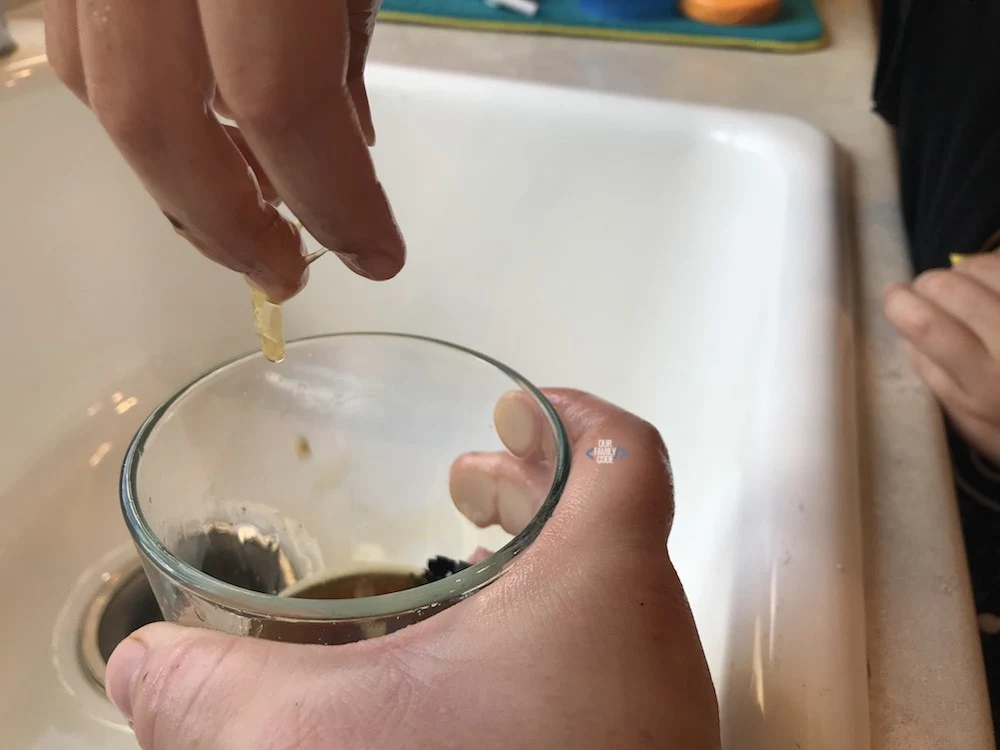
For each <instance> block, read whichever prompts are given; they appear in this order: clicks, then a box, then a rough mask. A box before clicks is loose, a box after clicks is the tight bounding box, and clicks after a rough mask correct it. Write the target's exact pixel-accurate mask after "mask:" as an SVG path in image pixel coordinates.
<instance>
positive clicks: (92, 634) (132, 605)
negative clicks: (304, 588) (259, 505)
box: [78, 522, 295, 690]
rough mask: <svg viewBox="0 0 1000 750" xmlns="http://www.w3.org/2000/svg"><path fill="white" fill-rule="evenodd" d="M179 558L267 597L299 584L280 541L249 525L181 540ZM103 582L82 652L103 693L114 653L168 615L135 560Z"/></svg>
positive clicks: (88, 613)
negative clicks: (131, 636) (160, 605)
mask: <svg viewBox="0 0 1000 750" xmlns="http://www.w3.org/2000/svg"><path fill="white" fill-rule="evenodd" d="M175 554H177V556H178V557H180V558H181V559H183V560H185V561H186V562H188V563H189V564H191V565H194V566H195V567H197V568H198V569H200V570H202V571H203V572H205V573H207V574H208V575H210V576H212V577H213V578H217V579H219V580H221V581H225V582H226V583H229V584H232V585H234V586H239V587H240V588H244V589H249V590H251V591H257V592H260V593H262V594H276V593H278V592H279V591H281V590H282V589H284V588H286V587H288V586H289V585H291V584H292V583H294V582H295V573H294V571H293V569H292V565H291V563H290V562H289V560H288V558H287V557H286V556H285V553H284V552H283V551H282V550H281V548H280V546H279V545H278V544H277V541H276V540H275V539H274V538H272V537H270V536H268V535H265V534H262V533H261V532H260V531H259V530H258V529H257V528H256V527H255V526H252V525H250V524H232V523H227V522H216V523H210V524H205V525H203V526H201V527H199V528H198V529H196V530H194V531H193V532H192V533H189V534H187V535H185V536H184V537H183V538H181V539H180V540H178V542H177V549H176V550H175ZM101 578H102V583H101V585H100V587H99V588H98V590H97V592H96V594H94V596H93V599H91V601H90V604H89V605H88V606H87V607H86V609H85V611H84V615H83V619H82V622H81V625H80V637H79V643H78V650H79V654H80V661H81V662H82V663H83V667H84V671H85V672H86V673H87V676H88V677H90V679H91V680H93V681H94V682H95V683H96V684H97V685H98V687H100V688H101V689H102V690H103V689H104V673H105V669H106V668H107V664H108V659H110V658H111V654H112V652H113V651H114V650H115V647H116V646H117V645H118V644H119V643H121V642H122V641H123V640H125V639H126V638H128V636H129V635H131V634H132V633H134V632H135V631H136V630H138V629H139V628H141V627H143V626H144V625H148V624H150V623H151V622H159V621H162V620H163V615H162V614H161V612H160V607H159V604H157V602H156V597H155V596H154V594H153V590H152V588H151V587H150V585H149V579H147V578H146V572H145V571H144V570H143V568H142V565H141V564H140V563H139V560H138V559H137V558H135V557H134V556H132V557H131V558H130V559H129V561H128V562H126V563H123V564H122V565H120V566H119V567H118V568H117V569H115V570H113V571H111V572H106V573H104V574H103V575H102V576H101Z"/></svg>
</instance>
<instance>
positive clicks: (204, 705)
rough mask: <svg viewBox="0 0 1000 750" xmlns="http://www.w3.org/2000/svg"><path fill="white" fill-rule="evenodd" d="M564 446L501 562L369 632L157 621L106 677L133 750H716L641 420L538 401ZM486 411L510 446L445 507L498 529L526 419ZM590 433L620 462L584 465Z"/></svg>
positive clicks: (530, 481)
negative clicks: (520, 539) (245, 631)
mask: <svg viewBox="0 0 1000 750" xmlns="http://www.w3.org/2000/svg"><path fill="white" fill-rule="evenodd" d="M546 393H547V395H548V397H549V398H550V400H551V401H552V402H553V404H554V405H555V406H556V408H557V409H558V411H559V413H560V415H561V416H562V419H563V421H564V424H565V426H566V428H567V432H568V433H569V435H570V438H571V441H572V443H573V460H574V464H573V469H572V472H571V474H570V478H569V482H568V485H567V487H566V489H565V491H564V493H563V496H562V499H561V501H560V502H559V505H558V507H557V509H556V511H555V514H554V515H553V517H552V518H551V519H550V520H549V521H548V523H547V525H546V527H545V528H544V529H543V531H542V533H541V535H540V536H539V537H538V538H537V540H536V541H535V542H534V543H533V544H532V545H531V546H530V547H529V548H528V549H527V550H526V551H525V552H523V553H522V554H521V555H520V556H519V557H518V558H517V559H516V560H515V561H514V563H513V564H512V567H511V568H510V570H509V571H508V572H507V573H506V574H505V575H503V576H501V577H500V578H499V579H498V580H497V581H495V582H494V583H493V584H491V585H490V586H488V587H486V588H485V589H483V590H482V591H480V592H478V593H476V594H474V595H473V596H472V597H470V598H469V599H466V600H465V601H462V602H460V603H458V604H456V605H454V606H453V607H451V608H449V609H447V610H445V611H443V612H441V613H440V614H437V615H435V616H434V617H431V618H430V619H428V620H425V621H423V622H420V623H418V624H416V625H413V626H411V627H409V628H406V629H403V630H400V631H398V632H396V633H393V634H391V635H388V636H384V637H382V638H376V639H374V640H370V641H363V642H360V643H355V644H350V645H347V646H309V645H291V644H283V643H273V642H266V641H260V640H254V639H250V638H236V637H232V636H228V635H222V634H219V633H214V632H210V631H207V630H201V629H193V628H182V627H179V626H175V625H168V624H163V623H159V624H156V625H152V626H148V627H146V628H144V629H142V630H140V631H138V632H137V633H135V634H134V635H132V636H130V637H129V638H128V639H127V640H126V641H125V642H123V644H121V645H120V646H119V647H118V649H117V650H116V651H115V653H114V654H113V655H112V657H111V659H110V662H109V664H108V670H107V684H108V691H109V695H110V696H111V698H112V700H113V701H114V703H115V704H116V705H117V706H118V707H119V708H120V709H122V710H123V711H124V712H125V713H126V715H128V716H129V717H130V719H131V721H132V722H133V726H134V728H135V732H136V736H137V737H138V739H139V742H140V744H141V746H142V747H143V748H144V749H145V750H194V749H195V748H213V750H230V749H231V750H242V749H243V748H245V747H267V748H271V749H272V750H292V749H293V748H294V749H296V750H313V749H316V750H318V749H319V748H329V747H337V748H358V749H359V750H360V749H364V750H382V749H384V750H407V749H411V748H412V749H414V750H417V749H419V750H429V749H433V748H463V749H464V748H476V750H494V749H495V750H501V749H502V750H508V749H509V748H527V747H540V748H546V749H547V750H562V749H566V750H596V749H597V748H601V749H602V750H603V749H604V748H641V747H648V748H665V749H676V750H718V748H719V746H720V739H719V720H718V708H717V704H716V699H715V693H714V691H713V688H712V681H711V677H710V675H709V672H708V668H707V666H706V663H705V658H704V654H703V652H702V648H701V644H700V642H699V639H698V634H697V631H696V630H695V626H694V621H693V619H692V616H691V612H690V610H689V608H688V604H687V601H686V599H685V596H684V591H683V588H682V586H681V583H680V581H679V580H678V578H677V575H676V573H675V571H674V568H673V566H672V564H671V562H670V559H669V557H668V555H667V550H666V538H667V535H668V533H669V530H670V525H671V520H672V517H673V491H672V484H671V475H670V468H669V462H668V459H667V453H666V450H665V448H664V446H663V443H662V441H661V440H660V436H659V434H658V433H657V431H656V430H655V428H653V427H651V426H650V425H649V424H647V423H645V422H643V421H642V420H640V419H638V418H636V417H634V416H632V415H630V414H627V413H625V412H623V411H621V410H619V409H617V408H615V407H613V406H611V405H609V404H607V403H605V402H603V401H600V400H599V399H596V398H594V397H592V396H589V395H586V394H581V393H578V392H574V391H563V390H549V391H547V392H546ZM527 404H528V402H527V401H526V400H523V399H521V398H520V396H519V395H518V394H512V395H510V396H507V397H505V398H504V399H503V400H501V403H500V404H499V405H498V408H497V413H496V424H497V429H498V432H499V434H500V436H501V438H502V439H503V441H504V443H505V445H506V446H507V447H508V448H509V449H510V451H511V454H513V455H511V454H507V453H503V454H499V453H497V454H470V455H466V456H463V457H461V458H460V459H458V460H457V461H456V463H455V465H454V467H453V469H452V482H451V490H452V495H453V499H454V501H455V503H456V505H457V507H458V508H460V509H461V510H462V511H463V512H464V513H466V515H468V516H469V517H470V519H472V520H474V521H475V522H476V523H478V524H480V525H490V524H493V523H502V524H503V525H504V526H505V527H506V528H508V530H511V531H517V530H519V528H521V527H523V526H524V524H525V523H527V521H528V520H530V518H531V517H532V515H533V514H534V512H535V511H536V510H537V507H538V504H539V502H540V499H541V498H542V497H544V494H545V493H544V492H541V493H539V492H535V491H529V488H532V487H533V485H534V483H537V482H544V481H545V480H544V477H546V476H548V477H551V472H550V471H548V470H547V469H546V466H545V464H546V462H547V461H550V460H551V458H552V451H551V448H550V447H547V446H546V445H545V444H544V443H543V441H542V435H543V431H542V430H541V416H540V415H539V414H538V413H536V412H534V411H533V410H532V409H531V408H530V407H528V406H527ZM601 439H609V440H611V441H612V442H613V443H614V444H615V445H621V446H625V447H627V450H628V456H627V458H626V459H625V460H620V461H616V462H614V463H611V464H598V463H596V462H593V461H589V460H587V459H586V457H585V455H584V454H585V452H586V450H587V449H588V447H593V446H594V445H596V444H597V441H598V440H601Z"/></svg>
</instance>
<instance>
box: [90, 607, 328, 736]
mask: <svg viewBox="0 0 1000 750" xmlns="http://www.w3.org/2000/svg"><path fill="white" fill-rule="evenodd" d="M331 658H334V657H333V654H332V650H330V649H325V650H324V649H323V647H317V646H296V645H291V644H284V643H275V642H272V641H260V640H257V639H253V638H238V637H235V636H229V635H224V634H222V633H216V632H213V631H209V630H205V629H201V628H188V627H181V626H178V625H173V624H169V623H155V624H153V625H148V626H146V627H144V628H141V629H140V630H138V631H136V632H135V633H133V634H132V635H131V636H129V637H128V638H127V639H125V640H124V641H123V642H122V643H120V644H119V645H118V648H116V649H115V651H114V653H113V654H112V655H111V658H110V659H109V660H108V667H107V677H106V684H107V691H108V697H109V698H110V699H111V701H112V703H114V704H115V706H117V707H118V709H119V710H120V711H121V712H122V713H123V714H125V716H126V717H127V718H128V719H129V723H130V724H131V725H132V727H133V729H134V730H135V734H136V738H137V739H138V741H139V745H140V746H141V747H142V748H143V750H194V748H213V750H230V749H231V750H237V748H240V749H241V750H242V749H243V748H247V747H267V748H273V749H274V750H285V748H288V749H289V750H291V748H302V749H303V750H306V749H307V748H311V747H322V746H323V737H324V736H327V737H328V736H329V735H327V734H326V732H327V731H328V730H329V731H333V730H332V728H331V727H330V726H329V725H330V724H331V723H332V718H331V713H333V712H335V706H332V705H328V704H329V703H330V701H331V695H332V693H331V687H332V686H331V682H333V683H334V685H333V687H335V685H336V683H337V678H336V677H335V673H336V672H337V670H335V669H333V668H332V667H331V664H330V661H331ZM331 678H333V679H331ZM320 682H322V685H320V684H319V683H320ZM324 701H325V702H324ZM342 735H343V733H341V736H342Z"/></svg>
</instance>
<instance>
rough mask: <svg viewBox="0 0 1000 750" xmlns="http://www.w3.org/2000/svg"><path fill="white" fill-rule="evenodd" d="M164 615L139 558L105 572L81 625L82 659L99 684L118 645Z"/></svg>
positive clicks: (91, 676) (101, 682)
mask: <svg viewBox="0 0 1000 750" xmlns="http://www.w3.org/2000/svg"><path fill="white" fill-rule="evenodd" d="M162 619H163V615H162V614H161V612H160V607H159V605H158V604H157V603H156V597H155V596H153V589H152V588H150V586H149V580H148V579H147V578H146V573H145V571H144V570H143V569H142V565H140V564H139V561H138V560H132V561H131V562H129V563H127V564H126V565H124V566H122V568H120V569H119V570H117V571H115V572H113V573H106V574H105V575H104V585H103V586H101V588H100V589H99V590H98V592H97V594H96V595H95V596H94V599H93V601H92V602H91V603H90V607H89V608H88V609H87V611H86V614H85V615H84V619H83V623H82V626H81V628H80V644H79V647H80V659H81V661H82V662H83V667H84V669H85V670H86V672H87V676H88V677H90V678H91V679H92V680H93V681H94V682H95V683H97V685H98V687H100V688H101V689H102V690H103V689H104V671H105V669H106V667H107V664H108V659H109V658H111V653H112V652H113V651H114V650H115V646H117V645H118V644H119V643H121V642H122V641H123V640H125V639H126V638H127V637H128V636H129V635H130V634H132V633H134V632H135V631H136V630H138V629H139V628H141V627H143V626H144V625H148V624H149V623H151V622H159V621H161V620H162Z"/></svg>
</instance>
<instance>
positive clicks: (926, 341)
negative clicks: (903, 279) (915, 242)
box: [884, 252, 1000, 461]
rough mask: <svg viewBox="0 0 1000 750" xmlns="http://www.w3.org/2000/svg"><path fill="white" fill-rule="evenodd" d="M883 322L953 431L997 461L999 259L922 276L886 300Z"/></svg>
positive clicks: (975, 260) (978, 259) (892, 290)
mask: <svg viewBox="0 0 1000 750" xmlns="http://www.w3.org/2000/svg"><path fill="white" fill-rule="evenodd" d="M884 305H885V313H886V317H887V318H888V319H889V322H891V323H892V324H893V326H895V327H896V329H897V330H898V331H899V332H900V334H902V336H903V337H904V338H905V339H906V341H907V345H908V349H909V354H910V358H911V360H912V361H913V365H914V367H915V368H916V370H917V372H918V373H919V375H920V377H921V378H923V380H924V382H925V383H926V384H927V386H928V387H929V388H930V389H931V391H933V393H934V395H935V396H937V398H938V400H939V401H940V402H941V405H942V407H943V408H944V410H945V412H946V413H947V414H948V416H949V418H950V419H951V421H952V423H953V424H954V425H955V427H956V429H957V430H958V431H959V432H960V433H962V435H963V436H964V437H965V439H966V440H968V441H969V443H970V444H971V445H972V446H973V447H974V448H976V449H977V450H979V451H980V452H981V453H982V454H983V455H985V456H987V457H989V458H991V459H993V460H994V461H1000V255H998V254H997V253H996V252H991V253H982V254H979V255H974V256H971V257H969V258H967V259H965V260H963V261H962V262H960V263H959V264H958V265H956V266H955V267H954V268H952V269H950V270H932V271H927V272H925V273H923V274H921V275H920V276H918V277H917V279H916V280H915V281H914V282H913V284H912V285H903V284H894V285H893V286H891V287H889V288H888V289H887V290H886V292H885V295H884Z"/></svg>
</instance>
